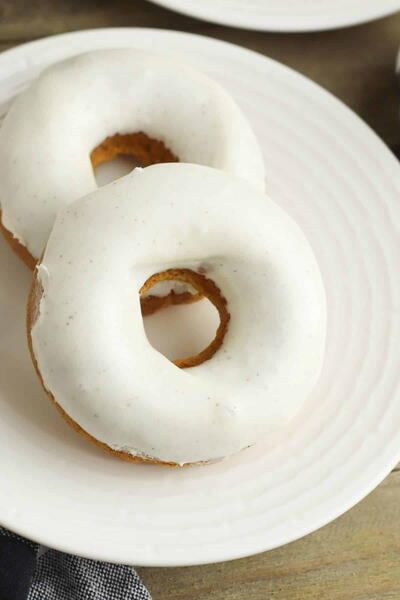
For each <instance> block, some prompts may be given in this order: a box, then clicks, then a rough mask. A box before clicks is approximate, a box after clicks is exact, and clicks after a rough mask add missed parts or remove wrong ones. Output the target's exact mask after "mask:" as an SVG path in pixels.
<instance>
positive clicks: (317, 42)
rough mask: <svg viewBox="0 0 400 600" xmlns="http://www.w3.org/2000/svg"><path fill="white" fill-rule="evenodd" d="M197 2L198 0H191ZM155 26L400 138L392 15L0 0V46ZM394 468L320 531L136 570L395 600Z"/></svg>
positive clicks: (327, 596)
mask: <svg viewBox="0 0 400 600" xmlns="http://www.w3.org/2000/svg"><path fill="white" fill-rule="evenodd" d="M199 1H201V0H199ZM121 26H122V27H123V26H125V27H161V28H167V29H176V30H181V31H190V32H193V33H199V34H202V35H209V36H211V37H215V38H219V39H222V40H226V41H228V42H233V43H235V44H239V45H242V46H245V47H247V48H250V49H252V50H256V51H258V52H261V53H263V54H265V55H268V56H271V57H272V58H275V59H276V60H279V61H280V62H283V63H285V64H287V65H289V66H290V67H293V68H295V69H297V70H298V71H300V72H301V73H304V74H305V75H307V76H308V77H310V78H311V79H313V80H314V81H316V82H317V83H320V84H321V85H323V86H324V87H325V88H327V89H328V90H330V91H331V92H333V93H334V94H335V95H336V96H338V97H339V98H340V99H341V100H343V101H344V102H345V103H346V104H348V105H349V106H350V107H351V108H353V109H354V110H355V111H356V112H357V113H358V114H359V115H360V116H361V117H362V118H363V119H365V120H366V121H367V123H369V124H370V125H371V127H373V128H374V129H375V131H376V132H377V133H378V134H379V135H380V136H381V137H382V138H383V139H384V140H385V141H386V143H387V144H389V145H391V146H395V145H397V146H399V145H400V126H399V123H398V106H399V94H398V90H397V86H396V81H395V77H394V64H395V54H396V50H397V47H398V45H399V44H400V13H399V14H397V15H394V16H391V17H387V18H385V19H381V20H379V21H375V22H373V23H368V24H366V25H361V26H358V27H352V28H349V29H342V30H338V31H332V32H324V33H307V34H290V35H285V34H273V33H265V32H248V31H244V30H240V29H231V28H227V27H221V26H218V25H212V24H209V23H205V22H201V21H198V20H196V19H192V18H190V17H185V16H182V15H178V14H176V13H173V12H170V11H168V10H165V9H162V8H160V7H158V6H156V5H153V4H151V3H150V2H146V1H145V0H1V2H0V50H1V51H2V50H6V49H7V48H9V47H12V46H13V45H15V44H18V43H21V42H24V41H29V40H32V39H35V38H39V37H43V36H46V35H52V34H55V33H62V32H65V31H71V30H78V29H88V28H95V27H121ZM399 506H400V470H399V469H397V470H395V471H393V473H392V474H391V475H390V476H389V477H388V478H387V479H386V480H385V481H384V482H383V483H382V484H381V485H380V486H379V487H378V488H377V489H376V490H375V491H374V492H373V493H372V494H370V495H369V496H368V497H367V498H366V499H365V500H364V501H363V502H361V503H360V504H359V505H358V506H356V507H355V508H353V509H352V510H351V511H349V512H348V513H347V514H345V515H343V516H342V517H340V518H339V519H337V520H336V521H334V522H333V523H331V524H330V525H327V526H326V527H324V528H323V529H321V530H319V531H317V532H315V533H313V534H311V535H309V536H307V537H306V538H303V539H301V540H298V541H297V542H293V543H292V544H289V545H287V546H285V547H283V548H278V549H277V550H273V551H271V552H267V553H264V554H260V555H257V556H253V557H250V558H246V559H242V560H237V561H233V562H227V563H222V564H217V565H207V566H201V567H185V568H176V569H154V568H152V569H144V568H142V569H140V573H141V575H142V577H143V579H144V581H145V583H146V584H147V585H148V586H149V588H150V590H151V591H152V593H153V597H154V600H269V599H271V600H400V566H399V557H400V518H399V517H400V508H399Z"/></svg>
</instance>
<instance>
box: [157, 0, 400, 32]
mask: <svg viewBox="0 0 400 600" xmlns="http://www.w3.org/2000/svg"><path fill="white" fill-rule="evenodd" d="M152 1H153V2H154V3H155V4H160V5H161V6H165V7H166V8H170V9H172V10H176V11H177V12H181V13H184V14H186V15H191V16H193V17H197V18H199V19H203V20H204V21H211V22H212V23H221V24H223V25H231V26H233V27H243V28H245V29H256V30H258V31H318V30H321V29H337V28H339V27H348V26H350V25H355V24H357V23H364V22H365V21H372V20H373V19H378V18H379V17H384V16H385V15H389V14H390V13H394V12H396V11H397V10H400V1H399V0H152Z"/></svg>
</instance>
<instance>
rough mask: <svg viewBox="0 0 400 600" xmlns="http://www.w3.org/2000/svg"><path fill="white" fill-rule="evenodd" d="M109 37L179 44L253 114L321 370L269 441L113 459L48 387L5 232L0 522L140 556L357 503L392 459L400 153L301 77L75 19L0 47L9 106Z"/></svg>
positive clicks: (287, 535) (280, 539)
mask: <svg viewBox="0 0 400 600" xmlns="http://www.w3.org/2000/svg"><path fill="white" fill-rule="evenodd" d="M117 46H136V47H140V48H148V49H152V50H159V51H161V52H163V53H168V52H169V53H171V54H175V55H177V56H178V57H180V58H184V59H185V60H186V61H188V62H190V63H192V64H193V65H194V66H197V67H199V68H200V69H203V70H204V71H206V72H207V73H209V74H210V75H211V76H213V77H215V79H217V80H218V81H219V82H220V83H222V84H223V85H225V86H226V88H227V89H228V90H229V91H230V92H231V93H232V94H233V95H234V97H235V98H236V100H237V101H238V103H239V104H240V105H241V106H242V108H243V110H244V111H245V113H246V114H247V115H248V117H249V119H250V120H251V122H252V124H253V126H254V129H255V131H256V133H257V135H258V137H259V140H260V142H261V144H262V147H263V149H264V153H265V161H266V165H267V177H268V189H269V192H270V194H271V195H272V197H273V198H274V199H275V200H276V201H277V202H278V203H279V204H281V205H282V206H283V207H284V208H285V209H286V210H287V211H288V212H289V213H290V214H291V215H292V216H293V217H294V218H295V219H296V220H297V221H298V223H299V224H300V225H301V226H302V227H303V229H304V231H305V232H306V234H307V236H308V238H309V240H310V242H311V244H312V246H313V247H314V250H315V253H316V255H317V257H318V260H319V263H320V266H321V270H322V273H323V277H324V281H325V285H326V290H327V296H328V314H329V323H328V344H327V352H326V363H325V367H324V371H323V376H322V379H321V382H320V385H319V387H318V389H317V390H316V392H315V394H314V396H313V397H312V398H311V399H310V401H309V403H308V404H307V406H306V407H305V408H304V410H303V411H302V413H301V414H300V415H299V416H298V418H297V419H296V420H295V422H293V423H291V425H290V427H288V429H287V431H285V432H282V435H281V436H280V439H279V440H275V444H273V443H272V441H271V440H269V441H267V442H266V443H265V444H263V445H260V446H257V447H254V448H251V449H250V450H247V451H244V452H242V453H241V454H240V455H238V456H236V457H234V458H232V459H229V460H226V461H225V462H222V463H219V464H215V465H210V466H207V467H200V468H193V469H183V470H179V469H178V470H174V469H168V468H158V467H152V466H148V465H132V464H127V463H123V462H120V461H118V460H115V459H114V458H112V457H109V456H107V455H106V454H103V453H102V452H101V451H99V450H98V449H97V448H95V447H94V446H92V445H91V444H89V443H88V442H87V441H86V440H85V439H83V438H82V437H81V436H79V435H77V434H76V433H75V432H73V431H72V430H71V429H70V428H69V427H68V426H67V425H66V424H65V423H64V421H63V420H62V419H61V418H60V417H59V415H58V414H57V412H56V411H55V410H54V408H53V406H51V404H50V402H49V401H48V399H47V397H46V396H45V394H44V393H43V391H42V389H41V387H40V385H39V382H38V380H37V378H36V375H35V374H34V372H33V368H32V365H31V361H30V358H29V355H28V350H27V347H26V341H25V323H24V318H25V298H26V294H27V291H28V286H29V281H30V274H29V272H28V270H27V269H26V267H25V266H24V265H23V264H21V262H20V261H19V260H18V259H17V258H16V257H15V256H14V255H13V254H12V253H11V251H10V250H9V248H8V247H7V245H6V243H5V242H4V241H3V240H2V239H0V329H1V332H2V335H1V338H0V415H1V416H0V481H1V483H2V485H1V489H0V523H2V524H3V525H4V526H6V527H9V528H10V529H13V530H15V531H18V532H20V533H22V534H24V535H26V536H28V537H31V538H34V539H36V540H39V541H41V542H42V543H45V544H47V545H49V546H53V547H56V548H59V549H63V550H66V551H69V552H73V553H77V554H82V555H85V556H90V557H93V558H97V559H104V560H108V561H115V562H126V563H132V564H136V565H186V564H196V563H206V562H214V561H222V560H227V559H232V558H237V557H241V556H245V555H248V554H253V553H256V552H261V551H263V550H267V549H270V548H274V547H276V546H279V545H281V544H285V543H287V542H290V541H292V540H294V539H296V538H298V537H300V536H303V535H305V534H307V533H309V532H311V531H313V530H315V529H317V528H318V527H321V526H322V525H324V524H325V523H328V522H329V521H331V520H332V519H334V518H335V517H337V516H338V515H340V514H341V513H343V512H344V511H346V510H347V509H349V508H350V507H351V506H353V505H354V504H355V503H356V502H358V501H359V500H361V499H362V498H363V497H364V496H365V495H366V494H367V493H368V492H370V491H371V490H372V489H373V488H374V487H375V486H376V485H377V484H378V483H379V482H380V481H381V480H382V479H383V478H384V477H385V476H386V475H387V474H388V473H389V471H390V470H391V469H392V468H393V467H394V465H395V464H396V462H397V461H398V460H399V459H400V392H399V383H400V377H399V373H400V270H399V256H400V204H399V198H400V166H399V164H398V162H397V160H396V159H395V158H394V156H393V155H392V154H391V153H390V151H389V150H388V149H387V148H386V146H385V145H384V144H383V143H382V142H381V141H380V140H379V139H378V138H377V136H376V135H375V134H374V133H373V132H372V131H371V130H370V129H369V128H368V127H367V126H366V125H365V124H364V123H363V122H362V121H361V120H360V119H359V118H358V117H357V116H355V115H354V114H353V113H352V112H351V111H350V110H349V109H347V108H346V107H345V106H344V105H342V104H341V103H340V102H339V101H338V100H336V99H335V98H333V97H332V96H331V95H330V94H328V93H327V92H325V91H324V90H322V89H321V88H320V87H318V86H317V85H315V84H314V83H311V82H310V81H308V80H307V79H305V78H304V77H302V76H300V75H298V74H297V73H295V72H293V71H291V70H290V69H288V68H286V67H284V66H282V65H280V64H278V63H276V62H274V61H271V60H268V59H266V58H264V57H262V56H259V55H258V54H254V53H252V52H250V51H247V50H243V49H241V48H238V47H235V46H232V45H229V44H226V43H222V42H219V41H216V40H211V39H208V38H203V37H198V36H193V35H187V34H182V33H175V32H169V31H156V30H146V29H119V30H117V29H114V30H113V29H109V30H93V31H84V32H78V33H71V34H66V35H61V36H56V37H52V38H47V39H44V40H40V41H36V42H33V43H30V44H27V45H24V46H20V47H18V48H15V49H13V50H10V51H8V52H5V53H3V54H2V55H0V105H1V107H2V108H3V109H4V110H5V109H6V106H7V104H8V102H9V99H10V98H11V97H12V96H13V95H14V94H15V93H17V92H18V91H20V90H21V89H22V88H23V87H24V85H25V84H26V82H27V81H29V80H30V79H31V78H32V77H33V76H34V75H36V74H37V73H38V71H39V70H40V69H41V68H42V67H43V66H44V65H47V64H49V63H51V62H53V61H56V60H59V59H61V58H63V57H65V56H67V55H71V54H74V53H78V52H82V51H85V50H90V49H93V48H104V47H117ZM66 185H68V181H66ZM243 210H246V207H245V205H244V206H243ZM260 368H262V365H260Z"/></svg>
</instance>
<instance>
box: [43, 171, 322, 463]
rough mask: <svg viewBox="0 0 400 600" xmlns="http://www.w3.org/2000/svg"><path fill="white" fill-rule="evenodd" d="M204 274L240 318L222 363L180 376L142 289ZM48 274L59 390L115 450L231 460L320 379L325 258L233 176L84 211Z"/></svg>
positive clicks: (60, 228)
mask: <svg viewBox="0 0 400 600" xmlns="http://www.w3.org/2000/svg"><path fill="white" fill-rule="evenodd" d="M133 197H134V202H133V201H132V198H133ZM200 264H201V265H203V266H204V265H205V264H206V265H207V276H208V277H210V278H211V279H213V280H214V281H215V283H216V284H217V285H218V286H219V287H220V289H221V291H222V293H223V295H224V296H225V297H226V298H227V301H228V310H229V312H230V314H231V320H230V323H229V328H228V332H227V334H226V336H225V339H224V342H223V345H222V347H221V348H220V349H219V350H218V351H217V353H216V354H215V355H214V357H213V358H212V359H211V360H208V361H207V362H204V363H203V364H201V365H200V366H197V367H193V368H190V369H185V370H180V369H179V368H177V367H176V366H174V364H173V363H171V362H169V361H168V360H167V359H166V358H165V357H164V356H163V355H161V354H160V353H159V352H157V351H156V350H155V349H154V348H153V347H151V346H150V344H149V342H148V340H147V338H146V335H145V332H144V327H143V319H142V317H141V312H140V302H139V296H138V294H137V290H139V288H140V287H141V285H142V284H143V283H144V281H145V280H146V279H147V277H149V276H150V275H152V274H153V273H155V272H158V271H160V270H163V269H166V268H173V267H188V268H192V269H193V270H195V269H196V268H198V266H199V265H200ZM38 275H39V278H40V281H41V283H42V286H43V290H44V294H43V297H42V300H41V303H40V314H39V317H38V320H37V321H36V324H35V325H34V327H33V329H32V343H33V350H34V353H35V356H36V359H37V363H38V367H39V370H40V372H41V374H42V377H43V380H44V383H45V386H46V387H47V389H48V390H50V391H51V392H52V394H53V395H54V396H55V398H56V400H57V401H58V402H59V403H60V405H61V406H62V407H63V409H64V410H65V411H66V412H67V413H68V414H69V415H70V416H71V417H72V418H73V419H74V420H75V421H76V422H77V423H79V424H80V425H81V427H83V429H85V430H86V431H88V432H89V433H90V434H91V435H93V436H94V437H96V438H97V439H99V440H101V441H102V442H105V443H106V444H108V445H109V446H110V447H112V448H114V449H115V448H123V449H124V450H125V451H130V452H132V453H133V454H136V453H137V452H138V451H140V453H141V454H143V455H146V456H152V457H155V458H158V459H159V460H163V461H173V462H177V463H185V462H197V461H202V460H209V459H215V458H218V457H222V456H227V455H230V454H232V453H234V452H236V451H238V450H240V449H241V448H244V447H247V446H249V445H251V444H254V443H255V442H256V441H257V440H260V439H262V438H265V437H266V436H267V435H268V434H269V433H270V432H271V431H273V430H276V429H277V428H278V427H280V426H281V425H282V424H283V423H284V422H285V421H287V419H288V418H290V417H291V416H292V415H293V414H294V413H295V412H296V411H297V410H298V408H299V406H300V405H301V404H302V402H303V401H304V399H305V398H306V397H307V396H308V395H309V393H310V391H311V390H312V388H313V387H314V384H315V382H316V379H317V377H318V375H319V372H320V368H321V363H322V359H323V352H324V336H325V295H324V288H323V284H322V281H321V276H320V272H319V269H318V265H317V263H316V260H315V258H314V256H313V253H312V250H311V248H310V246H309V244H308V242H307V240H306V239H305V237H304V235H303V233H302V232H301V230H300V229H299V227H298V226H297V225H296V224H295V223H294V222H293V221H292V220H291V219H290V218H289V217H288V216H287V215H286V214H285V213H284V211H283V210H282V209H281V208H279V207H278V206H277V205H276V204H275V203H273V202H272V201H271V200H270V199H269V198H268V197H267V196H265V195H264V194H263V193H261V192H259V191H257V190H255V189H254V188H252V187H251V186H248V185H247V184H246V183H245V182H243V180H239V179H236V178H233V177H230V176H227V175H226V174H224V173H222V172H221V171H217V170H214V169H210V168H207V167H202V166H198V165H187V164H163V165H157V166H152V167H148V168H146V169H143V170H135V171H134V172H133V173H132V174H129V175H127V176H126V177H124V178H122V179H120V180H118V181H116V182H113V183H111V184H109V185H108V186H105V187H103V188H101V189H99V190H97V191H96V192H95V193H92V194H90V195H88V196H87V197H85V198H83V199H80V200H78V201H76V202H74V203H73V204H72V205H70V206H69V207H66V208H64V209H63V210H61V212H60V213H59V215H58V217H57V219H56V222H55V226H54V229H53V231H52V233H51V236H50V239H49V242H48V245H47V248H46V251H45V254H44V258H43V261H42V264H41V265H40V266H39V267H38Z"/></svg>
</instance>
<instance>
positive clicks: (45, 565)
mask: <svg viewBox="0 0 400 600" xmlns="http://www.w3.org/2000/svg"><path fill="white" fill-rule="evenodd" d="M0 600H151V596H150V594H149V592H148V591H147V589H146V588H145V586H144V585H143V583H142V581H141V580H140V578H139V576H138V574H137V573H136V571H135V570H134V569H133V568H132V567H128V566H126V565H116V564H112V563H104V562H99V561H97V560H90V559H88V558H80V557H79V556H73V555H71V554H64V553H63V552H58V551H57V550H51V549H50V548H46V547H45V546H40V545H39V544H35V543H34V542H31V541H30V540H27V539H25V538H22V537H20V536H19V535H16V534H14V533H11V532H10V531H8V530H7V529H3V528H2V527H0Z"/></svg>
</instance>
